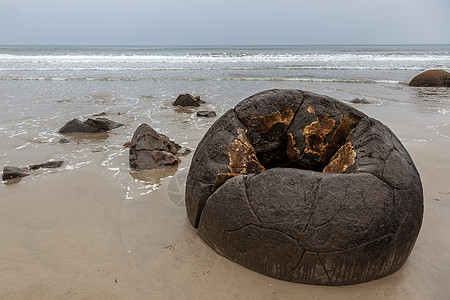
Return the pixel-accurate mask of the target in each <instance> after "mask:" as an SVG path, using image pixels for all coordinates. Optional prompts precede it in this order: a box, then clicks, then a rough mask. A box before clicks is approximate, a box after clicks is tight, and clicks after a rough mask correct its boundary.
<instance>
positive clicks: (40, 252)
mask: <svg viewBox="0 0 450 300" xmlns="http://www.w3.org/2000/svg"><path fill="white" fill-rule="evenodd" d="M359 108H361V107H359ZM368 110H370V113H371V115H374V116H375V117H377V118H379V119H383V118H384V121H385V123H386V124H387V125H388V126H390V127H391V128H392V129H393V130H394V132H396V133H397V135H398V136H399V137H400V139H401V140H402V141H403V143H404V145H405V147H406V148H407V149H408V151H409V153H410V154H411V156H412V158H413V160H414V162H415V164H416V166H417V168H418V170H419V173H420V175H421V179H422V183H423V187H424V203H425V213H424V219H423V225H422V229H421V232H420V234H419V237H418V240H417V242H416V245H415V247H414V249H413V251H412V253H411V255H410V257H409V259H408V260H407V262H406V264H405V265H404V266H403V267H402V268H401V269H400V270H399V271H398V272H396V273H394V274H392V275H390V276H387V277H385V278H382V279H379V280H375V281H372V282H368V283H364V284H358V285H352V286H344V287H323V286H311V285H303V284H296V283H290V282H283V281H280V280H276V279H273V278H269V277H266V276H263V275H260V274H258V273H255V272H253V271H250V270H247V269H245V268H243V267H241V266H239V265H237V264H235V263H233V262H230V261H228V260H226V259H225V258H223V257H221V256H219V255H218V254H216V253H215V252H214V251H213V250H212V249H210V248H209V247H208V246H207V245H206V244H205V243H203V241H202V240H201V239H200V238H199V237H198V235H197V233H196V230H194V229H193V228H191V226H190V225H189V223H188V221H187V218H186V213H185V209H184V207H183V203H182V202H179V199H181V198H180V197H181V196H182V192H183V191H182V190H177V187H179V186H182V183H183V178H185V176H186V174H187V167H188V166H189V163H190V158H191V157H192V155H191V156H190V157H188V158H185V159H183V161H182V164H181V165H180V167H179V168H178V169H177V170H174V172H172V173H171V172H169V173H164V174H162V175H161V174H160V176H161V177H164V176H167V175H168V174H169V175H174V176H173V177H171V178H170V177H169V178H167V177H166V178H162V179H161V182H160V183H159V184H160V187H159V188H158V189H155V190H154V191H152V192H151V193H149V194H146V195H142V196H139V197H134V198H133V199H128V200H127V199H126V195H127V193H126V190H125V189H124V188H123V187H122V186H120V185H118V184H117V178H113V177H112V176H111V172H109V171H106V170H104V169H102V168H96V167H95V161H94V163H92V164H91V167H87V168H81V169H75V170H72V171H70V170H69V171H65V172H55V173H52V172H50V173H42V174H39V175H38V176H34V178H33V179H32V180H31V179H27V178H28V177H27V178H25V179H24V180H23V181H22V182H21V183H19V184H10V185H5V184H2V187H1V192H2V194H1V197H0V236H1V237H2V240H3V242H2V247H0V266H1V272H0V298H1V299H61V298H63V299H211V298H214V299H230V298H236V299H298V298H302V299H448V297H449V295H450V285H449V284H448V283H449V282H450V251H449V249H450V234H449V233H448V228H450V218H449V216H450V157H449V155H448V149H450V139H448V138H442V139H435V140H433V139H431V140H429V141H426V142H423V141H421V140H420V139H417V140H416V139H414V138H411V137H415V136H418V137H420V136H421V135H425V134H427V133H426V132H420V131H418V130H417V128H416V127H414V126H411V127H410V126H409V125H408V124H409V121H408V119H407V118H404V119H401V120H398V119H396V118H391V117H390V116H389V114H386V110H385V109H383V108H377V107H371V108H368ZM383 116H384V117H383ZM439 134H441V135H444V136H447V137H448V136H450V126H449V125H445V126H442V128H440V132H439ZM121 159H122V160H124V162H125V160H126V159H127V156H126V155H123V157H122V158H121ZM99 161H100V160H99ZM175 171H177V172H176V173H175ZM29 177H30V178H31V177H32V176H29Z"/></svg>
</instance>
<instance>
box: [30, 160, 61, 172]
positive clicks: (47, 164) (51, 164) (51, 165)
mask: <svg viewBox="0 0 450 300" xmlns="http://www.w3.org/2000/svg"><path fill="white" fill-rule="evenodd" d="M63 164H64V161H62V160H56V161H48V162H45V163H42V164H38V165H30V169H31V170H37V169H40V168H59V167H61V166H62V165H63Z"/></svg>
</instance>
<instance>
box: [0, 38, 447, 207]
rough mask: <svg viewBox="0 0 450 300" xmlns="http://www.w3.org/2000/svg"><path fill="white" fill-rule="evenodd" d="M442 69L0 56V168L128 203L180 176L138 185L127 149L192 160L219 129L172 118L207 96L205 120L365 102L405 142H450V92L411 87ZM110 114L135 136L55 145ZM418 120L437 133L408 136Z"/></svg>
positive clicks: (398, 61) (409, 54) (267, 58)
mask: <svg viewBox="0 0 450 300" xmlns="http://www.w3.org/2000/svg"><path fill="white" fill-rule="evenodd" d="M436 68H439V69H445V70H450V45H409V46H395V45H376V46H0V103H1V107H2V109H1V111H0V129H1V130H0V140H1V142H0V165H16V166H24V165H28V164H32V163H38V162H40V161H41V160H46V159H62V160H65V161H66V165H65V169H66V171H69V170H74V169H84V168H103V169H104V170H106V171H109V172H111V176H113V177H115V178H117V180H118V182H119V183H120V184H121V185H122V186H123V188H124V189H126V190H127V197H128V198H130V199H131V198H133V197H135V196H136V195H141V194H142V193H144V192H145V193H148V192H151V191H152V190H154V189H157V188H158V187H160V185H161V180H164V178H166V177H169V178H171V176H173V175H174V174H169V175H167V174H165V173H164V174H162V175H161V176H160V175H156V179H155V174H153V173H152V174H150V175H149V178H146V177H145V176H143V177H142V174H140V175H136V174H135V173H133V172H132V171H130V170H129V168H128V162H127V155H128V152H127V151H128V150H127V149H126V148H124V147H122V144H123V143H125V142H127V141H129V140H130V139H131V136H132V134H133V131H134V130H135V129H136V127H137V126H138V125H139V124H141V123H148V124H149V125H150V126H152V127H154V128H155V129H156V130H158V131H160V132H162V133H164V134H166V135H168V136H169V137H171V138H172V139H174V140H175V141H177V142H178V143H180V144H183V145H185V146H188V147H191V148H195V147H196V145H197V143H198V142H199V140H200V139H201V137H202V136H203V134H204V133H205V132H206V130H207V128H209V126H210V125H211V124H212V122H214V120H215V119H203V118H197V117H196V115H195V111H196V109H180V108H173V107H172V105H171V103H172V102H173V101H174V100H175V98H176V97H177V96H178V95H179V94H183V93H191V94H193V95H199V96H200V97H201V98H202V99H203V100H205V101H206V102H207V104H205V105H203V106H202V108H201V109H207V110H215V111H216V112H217V114H218V115H219V116H220V115H221V114H222V113H224V112H225V111H226V110H228V109H229V108H231V107H233V106H234V105H235V104H236V103H238V102H239V101H241V100H242V99H244V98H246V97H248V96H250V95H252V94H254V93H257V92H259V91H262V90H267V89H272V88H293V89H302V90H308V91H313V92H317V93H321V94H326V95H329V96H332V97H336V98H338V99H340V100H342V101H346V102H348V101H350V100H352V99H354V98H365V99H367V100H368V101H370V102H371V104H369V105H356V106H357V107H358V108H360V109H362V110H363V111H365V112H366V113H369V114H370V113H373V114H375V117H378V118H379V119H381V121H385V122H387V123H392V126H394V128H393V129H394V131H395V132H396V133H398V134H400V137H401V138H403V141H404V142H408V141H415V140H417V141H427V140H430V139H438V138H448V136H446V135H445V134H442V133H441V132H440V130H439V129H440V128H441V127H445V126H448V123H449V116H450V100H449V96H450V92H449V90H448V89H445V88H444V89H423V88H412V87H409V86H408V82H409V81H410V80H411V79H412V78H413V77H414V76H415V75H417V74H419V73H420V72H422V71H424V70H427V69H436ZM101 112H105V113H107V116H106V117H109V118H111V119H113V120H115V121H119V122H122V123H124V124H126V126H125V127H124V128H122V129H117V130H113V131H112V132H111V133H109V134H105V135H104V136H101V137H98V136H94V137H92V138H90V139H86V138H85V137H83V136H81V137H76V138H75V137H72V140H73V143H74V144H70V145H60V144H58V140H59V139H60V138H61V137H62V136H61V135H60V134H58V133H57V131H58V129H59V128H60V127H62V126H63V125H64V124H65V123H66V122H67V121H69V120H71V119H73V118H80V119H83V120H84V119H86V118H87V117H90V116H92V115H93V114H98V113H101ZM119 113H120V115H119ZM419 119H422V120H423V122H420V126H423V128H426V129H428V131H427V130H425V131H424V130H418V131H415V132H414V133H413V132H412V131H410V130H407V129H408V128H409V126H411V125H410V124H408V123H417V122H419V121H418V120H419ZM397 120H404V121H405V122H401V124H398V123H399V122H397ZM405 126H406V127H405ZM418 126H419V125H418ZM402 130H404V132H403V131H402ZM430 130H431V131H430ZM429 131H430V132H429ZM430 133H432V134H430ZM436 134H437V135H436ZM97 156H100V157H97ZM187 160H189V159H187ZM94 162H95V163H94ZM187 167H188V163H186V165H183V167H181V168H182V169H183V168H184V169H185V168H187ZM51 172H56V171H51ZM56 173H57V172H56ZM154 173H155V172H154ZM130 174H132V175H133V176H134V177H133V176H130ZM166 175H167V176H166ZM136 177H138V178H136ZM160 177H162V179H161V178H160ZM26 180H32V179H26Z"/></svg>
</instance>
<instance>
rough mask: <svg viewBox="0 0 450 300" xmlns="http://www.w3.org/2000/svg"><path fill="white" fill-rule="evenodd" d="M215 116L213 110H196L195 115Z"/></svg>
mask: <svg viewBox="0 0 450 300" xmlns="http://www.w3.org/2000/svg"><path fill="white" fill-rule="evenodd" d="M215 116H216V112H215V111H213V110H201V111H198V112H197V117H206V118H213V117H215Z"/></svg>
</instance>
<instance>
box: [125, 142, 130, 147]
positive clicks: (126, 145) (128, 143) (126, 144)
mask: <svg viewBox="0 0 450 300" xmlns="http://www.w3.org/2000/svg"><path fill="white" fill-rule="evenodd" d="M123 146H124V147H127V148H130V146H131V142H126V143H125V144H123Z"/></svg>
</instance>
